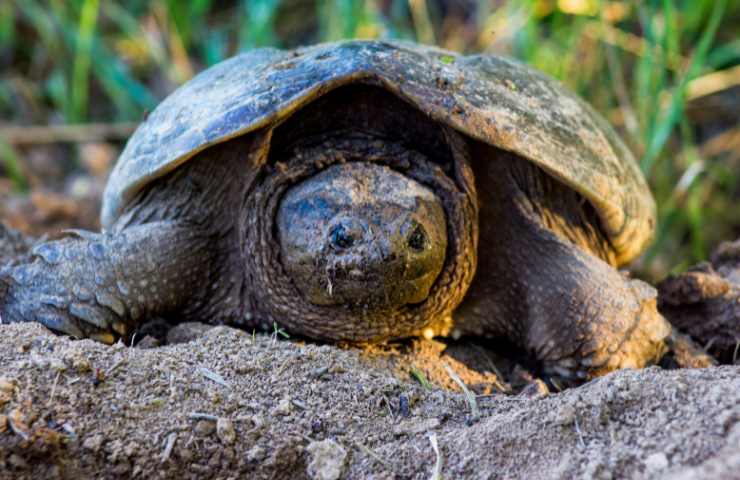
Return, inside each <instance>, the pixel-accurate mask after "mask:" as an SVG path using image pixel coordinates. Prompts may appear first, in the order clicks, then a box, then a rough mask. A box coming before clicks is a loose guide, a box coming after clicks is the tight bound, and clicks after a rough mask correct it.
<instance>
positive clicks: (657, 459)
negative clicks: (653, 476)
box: [645, 452, 668, 472]
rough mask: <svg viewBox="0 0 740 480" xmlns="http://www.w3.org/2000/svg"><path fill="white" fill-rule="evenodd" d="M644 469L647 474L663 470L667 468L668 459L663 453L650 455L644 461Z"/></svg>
mask: <svg viewBox="0 0 740 480" xmlns="http://www.w3.org/2000/svg"><path fill="white" fill-rule="evenodd" d="M645 468H647V470H648V472H659V471H661V470H665V469H666V468H668V457H666V456H665V453H663V452H656V453H652V454H650V455H648V457H647V458H646V459H645Z"/></svg>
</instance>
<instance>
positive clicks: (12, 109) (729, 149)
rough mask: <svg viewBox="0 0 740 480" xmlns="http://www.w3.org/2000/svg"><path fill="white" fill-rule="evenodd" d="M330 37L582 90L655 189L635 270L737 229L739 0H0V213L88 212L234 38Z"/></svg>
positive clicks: (686, 256)
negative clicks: (151, 114) (412, 45)
mask: <svg viewBox="0 0 740 480" xmlns="http://www.w3.org/2000/svg"><path fill="white" fill-rule="evenodd" d="M342 38H403V39H411V40H416V41H419V42H422V43H429V44H437V45H441V46H443V47H445V48H448V49H451V50H455V51H458V52H466V53H472V52H476V53H478V52H487V53H494V54H502V55H510V56H513V57H516V58H519V59H521V60H523V61H525V62H527V63H529V64H531V65H534V66H535V67H537V68H539V69H541V70H543V71H545V72H547V73H549V74H550V75H552V76H554V77H557V78H558V79H560V80H561V81H562V82H563V83H564V84H566V85H567V86H568V87H570V88H571V89H573V90H575V91H576V92H578V93H579V94H580V95H582V96H583V97H585V98H586V99H587V100H588V101H590V102H591V103H592V104H593V105H594V106H595V107H596V109H597V110H599V111H600V112H601V113H602V114H603V115H604V116H606V117H607V118H608V119H609V120H610V121H611V122H612V124H613V125H614V126H615V127H616V128H617V129H618V130H619V131H620V133H621V134H622V136H623V138H624V139H625V140H626V142H627V143H628V144H629V146H630V147H631V148H632V150H633V152H635V154H636V157H637V158H638V159H639V161H640V165H641V167H642V169H643V171H644V172H645V174H646V176H647V178H648V180H649V182H650V184H651V186H652V188H653V191H654V193H655V196H656V200H657V202H658V207H659V225H658V231H657V235H656V241H655V243H654V245H653V247H652V248H651V249H650V250H649V251H648V252H647V253H646V254H645V255H644V256H643V257H642V259H641V260H640V261H638V262H637V264H636V266H635V268H636V270H637V271H638V273H639V274H640V275H642V276H645V277H647V278H649V279H651V280H657V279H660V278H662V277H663V276H664V275H665V274H666V273H668V272H670V271H680V270H682V269H685V268H686V267H687V266H689V265H690V264H693V263H696V262H697V261H700V260H703V259H706V258H707V256H708V255H709V254H710V253H711V250H712V249H713V248H714V247H715V246H716V245H717V244H718V243H719V242H720V241H721V240H729V239H734V238H737V237H740V1H736V0H730V1H721V0H674V1H671V0H665V1H660V0H655V1H637V0H635V1H605V0H601V1H600V0H525V1H504V0H318V1H316V0H243V1H219V2H216V1H211V0H154V1H140V0H47V1H43V0H2V1H0V218H2V219H3V220H4V221H6V222H7V223H9V224H10V225H11V226H14V227H16V228H20V229H22V230H25V231H27V232H30V233H33V234H52V235H53V233H54V232H55V231H58V230H59V229H60V228H67V227H70V226H78V227H79V226H81V227H85V228H92V229H95V228H97V225H98V224H97V215H98V209H99V201H100V194H101V192H102V187H103V185H104V182H105V178H106V176H107V173H108V171H109V169H110V168H111V166H112V164H113V162H114V161H115V158H116V156H117V155H118V153H119V152H120V149H121V148H122V145H123V143H124V142H125V139H126V138H127V137H128V135H130V134H131V132H132V131H133V129H134V128H135V126H136V124H137V122H139V121H140V120H141V119H142V118H143V117H144V116H145V115H146V112H148V111H150V110H152V109H153V108H154V107H155V106H156V105H157V103H158V102H159V101H160V100H161V99H162V98H164V97H165V96H166V95H167V94H168V93H169V92H171V91H172V90H173V89H174V88H176V87H177V86H178V85H180V84H182V83H183V82H185V81H187V80H188V79H189V78H191V77H192V76H193V75H194V74H196V73H197V72H199V71H200V70H202V69H204V68H206V67H208V66H209V65H212V64H214V63H217V62H219V61H221V60H223V59H225V58H227V57H229V56H231V55H234V54H235V53H237V52H239V51H242V50H245V49H250V48H254V47H260V46H277V47H283V48H290V47H294V46H298V45H303V44H309V43H315V42H320V41H330V40H337V39H342Z"/></svg>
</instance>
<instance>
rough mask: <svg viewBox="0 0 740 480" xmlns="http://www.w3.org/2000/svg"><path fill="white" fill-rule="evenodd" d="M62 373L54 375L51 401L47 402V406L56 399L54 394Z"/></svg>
mask: <svg viewBox="0 0 740 480" xmlns="http://www.w3.org/2000/svg"><path fill="white" fill-rule="evenodd" d="M61 374H62V372H57V374H56V376H55V377H54V383H53V384H52V385H51V393H50V394H49V401H47V402H46V406H47V407H48V406H49V405H51V403H52V402H53V401H54V395H55V394H56V391H57V383H58V382H59V376H60V375H61Z"/></svg>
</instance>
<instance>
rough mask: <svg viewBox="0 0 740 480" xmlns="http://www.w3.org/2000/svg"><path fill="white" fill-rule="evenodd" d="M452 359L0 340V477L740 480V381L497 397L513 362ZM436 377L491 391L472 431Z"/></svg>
mask: <svg viewBox="0 0 740 480" xmlns="http://www.w3.org/2000/svg"><path fill="white" fill-rule="evenodd" d="M145 343H146V342H145ZM444 348H445V346H444V344H441V343H438V342H429V341H425V340H418V341H415V342H412V343H410V344H407V345H405V346H400V347H397V348H385V349H383V350H380V349H377V348H376V349H374V350H373V351H368V350H360V349H356V348H341V347H337V346H329V345H317V344H312V343H305V342H300V341H295V340H293V339H291V340H286V339H284V338H283V337H282V336H281V335H280V334H278V333H276V334H274V335H272V336H270V335H264V334H262V335H259V334H258V335H256V336H253V335H250V334H247V333H245V332H242V331H238V330H234V329H230V328H227V327H216V328H213V329H209V330H208V331H207V332H205V333H201V334H200V336H199V337H197V338H196V339H194V340H192V341H190V342H188V343H181V344H174V345H168V346H164V347H159V348H146V349H145V348H139V347H134V348H132V347H128V346H125V345H123V344H118V345H115V346H112V347H109V346H105V345H102V344H98V343H95V342H93V341H91V340H79V341H78V340H72V339H69V338H65V337H58V336H56V335H53V334H51V333H50V332H49V331H47V330H46V329H44V328H43V327H42V326H40V325H35V324H14V325H2V326H0V363H1V364H2V365H3V368H2V372H1V373H0V414H1V415H0V478H3V479H5V478H55V477H57V478H77V479H79V478H291V479H300V478H321V479H332V478H376V479H384V478H419V479H429V478H446V479H452V478H527V479H537V478H666V479H669V478H670V479H679V478H680V479H684V478H685V479H689V478H691V479H693V478H740V367H738V366H722V367H714V368H710V369H704V370H662V369H660V368H658V367H653V368H649V369H645V370H639V371H620V372H617V373H613V374H610V375H607V376H605V377H602V378H599V379H597V380H594V381H592V382H590V383H588V384H586V385H583V386H581V387H578V388H571V389H568V390H565V391H563V392H561V393H549V394H546V393H543V392H542V384H540V383H532V384H530V385H529V386H527V387H526V388H524V391H523V392H521V393H519V394H511V393H510V394H504V393H500V392H501V391H502V390H507V389H509V384H511V385H512V386H511V389H512V390H513V391H517V390H520V388H519V387H516V386H514V383H515V382H514V381H515V380H516V378H517V375H516V372H517V370H518V369H517V368H514V369H513V370H512V369H511V368H510V367H511V362H509V363H508V364H507V363H506V362H505V361H501V360H500V359H497V358H496V357H495V356H492V355H488V354H487V353H486V352H484V351H483V350H481V349H479V348H478V347H466V348H463V349H462V350H460V349H459V348H458V347H455V346H452V347H449V348H448V349H447V350H446V351H443V350H444ZM456 348H457V350H459V351H463V352H467V354H468V356H470V353H471V352H472V353H473V356H477V358H478V359H480V358H482V357H485V360H484V361H483V362H479V363H481V364H482V365H489V367H490V368H489V369H488V371H486V368H485V367H480V366H479V367H478V368H479V369H480V370H483V372H482V373H480V372H477V371H474V370H471V369H469V368H468V367H467V366H466V364H464V363H462V362H460V361H458V360H457V359H456V358H463V357H464V356H465V355H463V354H459V351H458V353H455V352H454V351H455V349H456ZM450 351H453V352H452V353H453V354H449V353H450ZM476 352H478V353H479V355H478V353H476ZM444 365H448V366H449V367H450V368H451V369H452V370H453V371H454V372H456V374H457V375H458V376H459V377H460V378H461V379H462V380H463V381H464V382H465V383H466V384H468V385H471V386H474V387H475V390H476V391H478V392H491V393H484V394H479V395H477V397H476V398H475V404H476V405H477V408H478V410H479V418H477V419H475V418H474V417H473V415H472V414H471V408H470V404H469V403H468V401H467V397H466V395H465V394H464V393H463V392H461V391H459V388H457V390H452V389H450V388H449V387H454V386H455V382H454V381H453V380H452V379H451V378H450V375H449V373H448V372H447V368H446V367H445V366H444ZM496 369H499V370H500V372H501V371H505V372H509V371H513V372H514V374H512V375H509V374H508V373H500V372H499V374H501V375H504V377H505V379H501V378H499V377H498V375H497V374H496V373H493V372H495V371H496ZM519 370H520V369H519ZM410 371H413V372H414V375H415V377H414V376H412V375H410V374H409V372H410ZM419 378H424V380H422V381H419ZM518 378H520V379H521V378H526V375H524V374H521V373H520V374H519V377H518ZM504 380H506V381H508V382H509V384H507V383H505V382H504ZM433 443H436V445H438V449H439V457H437V455H436V454H435V449H434V448H433ZM436 473H440V474H441V476H440V477H434V475H435V474H436Z"/></svg>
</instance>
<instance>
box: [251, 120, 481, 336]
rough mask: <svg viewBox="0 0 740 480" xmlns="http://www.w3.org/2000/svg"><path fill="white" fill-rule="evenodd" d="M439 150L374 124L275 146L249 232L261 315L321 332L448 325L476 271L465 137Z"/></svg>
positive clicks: (262, 319)
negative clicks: (374, 130) (382, 132)
mask: <svg viewBox="0 0 740 480" xmlns="http://www.w3.org/2000/svg"><path fill="white" fill-rule="evenodd" d="M444 135H445V143H446V144H447V146H448V147H449V150H448V151H447V152H439V155H435V158H429V157H428V156H426V155H424V154H422V153H420V152H418V151H415V150H414V149H412V148H409V147H407V146H406V145H404V144H402V143H400V142H394V141H391V140H389V139H388V138H387V137H381V136H377V135H373V134H368V133H366V132H358V131H346V130H343V131H339V132H329V133H326V134H322V135H315V136H312V137H310V138H306V139H303V140H301V141H298V142H295V143H293V144H291V145H290V146H289V147H288V148H282V149H281V148H279V146H273V149H272V153H271V158H270V161H269V162H268V165H267V166H265V167H264V169H263V172H262V173H261V174H260V175H259V177H258V179H257V181H256V183H255V185H254V187H253V191H252V192H251V193H250V194H249V195H248V196H247V205H245V209H244V211H245V212H247V216H248V218H247V221H246V222H245V226H244V227H243V228H242V231H241V237H242V238H243V241H242V251H243V258H244V261H245V263H246V268H245V272H246V275H247V282H246V283H247V288H248V290H249V291H250V292H251V294H250V302H249V303H250V306H249V309H250V313H251V314H252V318H253V322H252V323H260V324H261V325H262V326H263V327H265V328H273V326H274V324H278V325H281V326H285V327H287V328H288V329H289V330H290V331H292V332H295V333H298V334H302V335H306V336H309V337H312V338H316V339H323V340H332V341H348V342H375V341H384V340H389V339H394V338H403V337H407V336H413V335H419V334H429V333H434V334H445V333H447V332H448V331H449V328H450V327H451V313H452V311H453V310H454V309H455V308H456V307H457V305H458V304H459V303H460V302H461V301H462V298H463V296H464V295H465V292H466V291H467V288H468V286H469V285H470V283H471V280H472V278H473V275H474V272H475V265H476V250H477V248H476V247H477V245H476V244H477V222H478V219H477V204H476V198H475V190H474V183H473V177H472V172H471V171H470V165H469V160H468V157H467V149H466V146H465V142H464V140H463V139H462V138H461V137H459V136H458V134H456V133H454V132H452V131H449V132H448V131H445V133H444Z"/></svg>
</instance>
